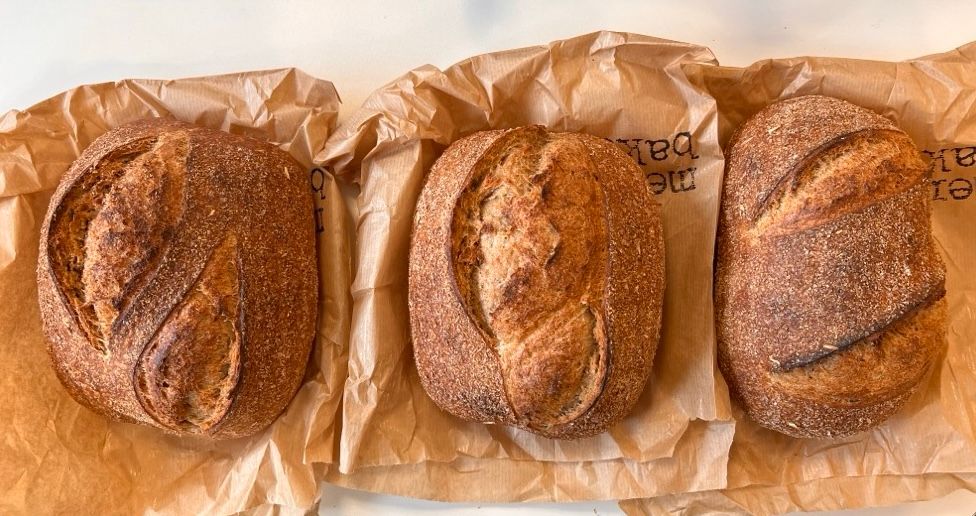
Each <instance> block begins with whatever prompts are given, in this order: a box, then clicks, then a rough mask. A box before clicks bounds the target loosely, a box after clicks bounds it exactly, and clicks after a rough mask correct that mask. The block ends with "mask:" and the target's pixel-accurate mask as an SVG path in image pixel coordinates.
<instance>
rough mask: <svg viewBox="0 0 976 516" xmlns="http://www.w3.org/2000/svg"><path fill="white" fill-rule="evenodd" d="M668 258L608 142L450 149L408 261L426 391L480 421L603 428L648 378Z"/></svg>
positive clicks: (640, 190) (573, 433)
mask: <svg viewBox="0 0 976 516" xmlns="http://www.w3.org/2000/svg"><path fill="white" fill-rule="evenodd" d="M663 262H664V252H663V239H662V230H661V223H660V217H659V208H658V205H657V203H656V201H655V200H654V199H653V197H652V195H651V194H650V192H649V190H648V188H647V185H646V182H645V181H644V179H643V174H642V173H641V171H640V169H639V168H638V167H637V166H636V164H635V163H633V161H632V160H630V158H629V157H628V156H627V155H626V154H625V153H624V152H623V151H621V150H620V149H618V148H616V147H615V146H614V145H613V144H612V143H610V142H608V141H606V140H603V139H600V138H596V137H593V136H588V135H582V134H575V133H550V132H548V131H546V130H545V129H544V128H542V127H538V126H532V127H523V128H518V129H512V130H504V131H485V132H480V133H476V134H473V135H471V136H468V137H466V138H463V139H461V140H459V141H457V142H455V143H454V144H453V145H451V146H450V147H449V148H448V149H447V150H446V151H445V152H444V154H443V155H442V156H441V157H440V159H438V161H437V162H436V163H435V164H434V166H433V168H432V169H431V171H430V174H429V176H428V181H427V184H426V185H425V187H424V189H423V191H422V193H421V196H420V199H419V201H418V206H417V211H416V215H415V222H414V230H413V235H412V241H411V249H410V267H409V307H410V319H411V333H412V337H413V348H414V356H415V359H416V363H417V368H418V371H419V373H420V378H421V381H422V383H423V386H424V388H425V390H426V391H427V393H428V394H429V395H430V397H431V398H432V399H433V400H434V401H435V402H436V403H437V404H438V405H439V406H440V407H442V408H443V409H445V410H446V411H448V412H450V413H452V414H455V415H457V416H459V417H462V418H465V419H469V420H474V421H481V422H486V423H502V424H508V425H515V426H519V427H522V428H525V429H528V430H531V431H533V432H536V433H539V434H541V435H544V436H547V437H555V438H580V437H585V436H590V435H594V434H597V433H600V432H602V431H604V430H605V429H606V428H607V427H608V426H610V425H612V424H613V423H615V422H617V421H619V420H620V419H622V418H623V417H624V416H625V415H626V414H627V413H628V412H629V411H630V410H631V409H632V407H633V405H634V403H635V402H636V401H637V398H638V397H639V396H640V393H641V392H642V391H643V388H644V385H645V383H646V381H647V378H648V375H649V373H650V368H651V364H652V360H653V356H654V351H655V349H656V345H657V340H658V336H659V331H660V320H661V304H662V302H663V288H664V263H663Z"/></svg>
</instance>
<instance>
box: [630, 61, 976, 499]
mask: <svg viewBox="0 0 976 516" xmlns="http://www.w3.org/2000/svg"><path fill="white" fill-rule="evenodd" d="M685 70H686V72H687V74H688V75H689V77H690V79H691V80H692V82H693V83H695V84H696V85H698V86H700V87H702V88H703V89H705V90H706V91H708V92H709V93H710V94H711V95H713V96H714V97H715V98H716V100H717V102H718V109H719V114H720V124H719V127H720V130H719V137H720V138H721V141H722V143H723V144H724V143H725V142H727V141H728V139H729V137H730V136H731V132H732V131H733V130H734V129H735V128H736V127H737V126H738V125H739V124H741V123H742V122H743V121H744V120H745V119H746V118H748V117H749V116H751V115H752V114H753V113H755V112H756V111H758V110H759V109H761V108H763V107H764V106H766V105H767V104H769V103H771V102H773V101H775V100H778V99H783V98H788V97H794V96H799V95H806V94H824V95H831V96H835V97H839V98H843V99H846V100H849V101H851V102H854V103H855V104H859V105H861V106H865V107H867V108H869V109H872V110H874V111H876V112H878V113H881V114H883V115H885V116H886V117H888V118H890V119H892V120H893V121H895V122H896V123H897V124H898V125H899V126H900V127H902V128H903V129H904V130H905V131H907V132H908V134H909V135H911V137H912V138H913V139H914V140H915V143H916V144H917V145H918V147H919V148H920V149H922V150H923V153H924V154H926V155H927V156H928V158H929V160H930V163H931V166H932V195H933V199H934V200H933V232H934V234H935V237H936V240H937V241H938V243H939V245H940V247H941V250H942V254H943V257H944V259H945V263H946V267H947V277H946V291H947V293H946V296H947V299H948V302H949V327H948V332H947V336H948V344H949V350H948V353H947V356H946V358H945V360H944V362H943V363H942V366H941V368H940V369H939V370H937V371H936V372H935V373H934V374H933V376H932V378H931V379H930V381H929V382H928V384H927V385H926V387H925V388H924V389H922V391H921V392H920V393H918V395H917V396H915V397H914V398H913V399H912V400H911V401H910V402H909V404H908V406H907V407H905V409H904V410H902V411H901V412H900V413H899V414H897V415H896V416H895V417H893V418H892V419H891V420H889V421H888V422H887V423H885V424H883V425H881V426H880V427H879V428H877V429H875V430H873V431H870V432H865V433H862V434H860V435H856V436H853V437H850V438H847V439H842V440H799V439H791V438H789V437H786V436H784V435H781V434H778V433H776V432H772V431H769V430H765V429H763V428H760V427H759V426H758V425H756V424H754V423H753V422H751V421H749V420H748V419H746V418H744V416H743V415H742V413H741V411H739V410H737V409H736V418H737V420H738V425H737V427H736V434H735V438H734V440H733V444H732V448H731V450H730V458H729V472H728V489H726V490H724V491H721V492H712V493H700V494H691V495H676V496H672V497H666V498H665V499H660V500H647V501H644V502H643V503H640V502H636V501H630V502H625V503H624V504H622V506H623V507H625V508H626V509H627V510H628V511H630V512H639V510H643V511H645V512H647V513H651V514H653V513H655V511H659V510H663V509H664V508H670V509H671V510H675V511H676V512H680V513H682V514H688V515H692V514H710V513H712V512H715V511H725V510H732V509H733V508H734V507H733V506H735V507H738V509H736V510H735V512H750V513H756V514H769V513H777V512H782V511H786V510H820V509H833V508H841V507H863V506H870V505H882V504H888V503H897V502H900V501H907V500H918V499H925V498H933V497H937V496H941V495H944V494H947V493H949V492H950V491H952V490H955V489H959V488H965V489H970V490H976V347H974V346H973V343H974V342H976V313H974V311H973V306H974V303H976V276H974V274H973V272H972V271H973V269H974V268H976V245H974V242H976V226H974V225H973V220H976V162H974V157H976V147H974V145H976V110H974V105H976V44H970V45H968V46H965V47H962V48H960V49H957V50H955V51H952V52H948V53H946V54H941V55H936V56H928V57H925V58H920V59H917V60H912V61H906V62H900V63H883V62H875V61H861V60H850V59H830V58H796V59H777V60H767V61H761V62H758V63H756V64H754V65H752V66H750V67H748V68H744V69H741V68H727V67H710V66H697V65H689V66H687V67H686V68H685ZM841 477H853V478H841ZM888 486H890V489H892V490H893V491H889V490H888V489H889V487H888ZM828 492H829V495H824V494H825V493H828ZM816 493H821V496H816V495H815V494H816ZM730 504H732V505H730Z"/></svg>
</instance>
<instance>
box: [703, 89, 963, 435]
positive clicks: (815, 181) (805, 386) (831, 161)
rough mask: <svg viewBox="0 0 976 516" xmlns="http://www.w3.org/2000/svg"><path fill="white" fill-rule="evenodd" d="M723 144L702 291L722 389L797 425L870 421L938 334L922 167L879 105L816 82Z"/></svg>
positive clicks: (941, 273) (897, 397) (802, 429)
mask: <svg viewBox="0 0 976 516" xmlns="http://www.w3.org/2000/svg"><path fill="white" fill-rule="evenodd" d="M726 158H727V164H726V174H725V189H724V193H723V198H722V208H721V214H720V221H719V239H718V246H717V257H716V271H715V274H716V283H715V302H716V317H717V324H718V340H719V346H718V347H719V365H720V367H721V369H722V372H723V373H724V375H725V378H726V380H727V381H728V383H729V385H730V387H731V389H732V392H733V394H734V395H735V397H736V398H737V399H738V401H739V402H740V403H741V404H742V406H743V407H744V408H745V410H746V412H747V413H748V414H749V416H750V417H752V418H753V419H754V420H755V421H757V422H758V423H759V424H761V425H763V426H765V427H768V428H771V429H774V430H778V431H780V432H783V433H785V434H789V435H792V436H795V437H842V436H846V435H850V434H853V433H856V432H860V431H862V430H865V429H868V428H871V427H873V426H875V425H877V424H879V423H880V422H882V421H883V420H885V419H886V418H887V417H889V416H891V415H892V414H893V413H894V412H896V411H897V410H898V409H899V408H900V407H901V406H902V405H904V403H905V402H906V401H907V399H908V398H909V396H910V395H911V394H912V393H913V392H914V391H916V390H917V389H918V387H919V385H921V384H922V382H923V381H924V380H925V378H926V377H927V375H928V373H929V371H931V370H932V369H933V366H934V365H935V364H936V363H937V362H938V361H939V360H940V359H941V357H942V355H943V352H944V348H945V324H946V306H945V300H944V295H945V290H944V284H945V268H944V265H943V264H942V261H941V259H940V257H939V254H938V252H937V250H936V243H935V241H934V239H933V238H932V234H931V222H930V213H929V212H930V204H929V203H930V201H929V196H930V192H929V188H930V185H929V181H928V179H929V172H928V167H927V166H926V164H925V163H924V162H923V161H922V160H921V158H920V154H919V152H918V150H917V149H916V148H915V145H914V144H913V143H912V141H911V139H910V138H909V137H908V135H906V134H905V133H904V132H903V131H901V130H900V129H898V128H897V127H896V126H895V125H894V124H893V123H892V122H890V121H889V120H888V119H886V118H884V117H882V116H880V115H877V114H875V113H873V112H871V111H868V110H866V109H863V108H860V107H858V106H855V105H853V104H850V103H848V102H845V101H842V100H838V99H834V98H829V97H823V96H806V97H798V98H794V99H790V100H785V101H781V102H777V103H775V104H773V105H771V106H769V107H767V108H766V109H764V110H762V111H761V112H759V113H758V114H756V115H755V116H754V117H753V118H751V119H750V120H749V121H747V122H746V123H745V124H744V125H743V126H742V127H741V128H739V130H738V132H737V133H736V135H735V136H734V137H733V138H732V141H731V142H730V143H729V146H728V150H727V152H726Z"/></svg>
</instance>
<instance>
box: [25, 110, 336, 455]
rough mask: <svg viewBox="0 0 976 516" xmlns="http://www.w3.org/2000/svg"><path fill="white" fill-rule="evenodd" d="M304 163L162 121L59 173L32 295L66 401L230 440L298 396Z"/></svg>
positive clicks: (311, 253) (307, 278) (309, 306)
mask: <svg viewBox="0 0 976 516" xmlns="http://www.w3.org/2000/svg"><path fill="white" fill-rule="evenodd" d="M303 172H304V171H303V167H302V166H301V165H300V164H299V163H297V162H296V161H295V160H294V159H292V158H291V157H290V156H289V155H288V154H287V153H285V152H283V151H281V150H279V149H278V148H276V147H274V146H272V145H270V144H268V143H266V142H260V141H257V140H254V139H251V138H247V137H243V136H235V135H231V134H227V133H224V132H221V131H216V130H211V129H206V128H202V127H197V126H194V125H189V124H185V123H182V122H177V121H174V120H167V119H150V120H143V121H138V122H134V123H131V124H128V125H125V126H122V127H119V128H117V129H114V130H112V131H109V132H108V133H106V134H104V135H103V136H101V137H100V138H98V139H97V140H95V142H94V143H92V145H91V146H90V147H88V148H87V149H86V150H85V151H84V152H83V153H82V155H81V157H79V158H78V160H77V161H75V163H74V164H73V165H72V166H71V169H70V170H69V171H68V172H67V173H66V174H65V175H64V177H63V179H62V180H61V184H60V185H59V186H58V189H57V191H56V192H55V194H54V197H53V198H52V199H51V204H50V207H49V208H48V212H47V216H46V217H45V219H44V226H43V229H42V232H41V242H40V257H39V261H38V267H37V277H38V297H39V300H40V308H41V316H42V318H43V323H44V331H45V333H46V335H47V338H48V341H49V351H50V355H51V359H52V360H53V362H54V367H55V370H56V371H57V374H58V377H59V378H60V380H61V382H62V383H63V384H64V386H65V387H66V388H67V390H68V392H69V393H70V394H71V395H72V396H73V397H74V398H75V399H76V400H78V401H79V402H80V403H82V404H83V405H86V406H88V407H89V408H91V409H92V410H94V411H96V412H98V413H101V414H104V415H106V416H109V417H111V418H113V419H116V420H121V421H127V422H132V423H142V424H146V425H152V426H156V427H159V428H162V429H164V430H167V431H169V432H172V433H176V434H199V435H205V436H210V437H213V438H232V437H239V436H245V435H250V434H253V433H255V432H257V431H259V430H261V429H262V428H264V427H266V426H267V425H269V424H270V423H271V422H272V421H273V420H274V419H275V418H276V417H277V416H278V414H280V413H281V412H282V410H284V408H285V406H287V404H288V402H289V401H290V400H291V398H292V396H294V394H295V392H296V390H297V389H298V387H299V385H300V384H301V381H302V378H303V376H304V374H305V366H306V363H307V361H308V357H309V352H310V348H311V345H312V341H313V339H314V332H315V317H316V300H317V297H318V283H317V281H318V280H317V278H318V275H317V272H316V261H315V240H314V232H315V229H314V220H313V217H312V210H313V207H312V200H311V197H310V194H309V192H308V190H307V187H306V185H305V181H304V178H305V174H304V173H303Z"/></svg>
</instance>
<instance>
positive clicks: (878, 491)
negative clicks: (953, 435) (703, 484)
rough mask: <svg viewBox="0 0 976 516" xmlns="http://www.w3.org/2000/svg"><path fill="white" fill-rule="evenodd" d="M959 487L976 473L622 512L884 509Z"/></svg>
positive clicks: (826, 481) (666, 501) (871, 479)
mask: <svg viewBox="0 0 976 516" xmlns="http://www.w3.org/2000/svg"><path fill="white" fill-rule="evenodd" d="M959 489H967V490H970V491H974V490H976V475H973V474H960V475H950V474H946V473H934V474H928V475H879V476H868V477H832V478H821V479H817V480H810V481H806V482H798V483H796V484H787V485H783V486H762V485H755V486H747V487H742V488H739V489H728V490H723V491H708V492H703V493H695V494H694V495H693V496H692V495H688V494H677V495H669V496H662V497H659V498H650V499H644V500H625V501H623V502H620V508H621V509H623V511H624V512H625V513H627V514H630V515H633V516H637V515H645V516H677V515H692V514H701V515H706V514H707V515H718V514H724V515H737V514H738V515H750V514H752V515H760V514H763V515H764V514H783V513H787V512H794V511H835V510H842V509H850V508H855V507H881V506H887V505H895V504H899V503H905V502H915V501H922V500H931V499H933V498H939V497H941V496H944V495H946V494H948V493H951V492H953V491H956V490H959Z"/></svg>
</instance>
